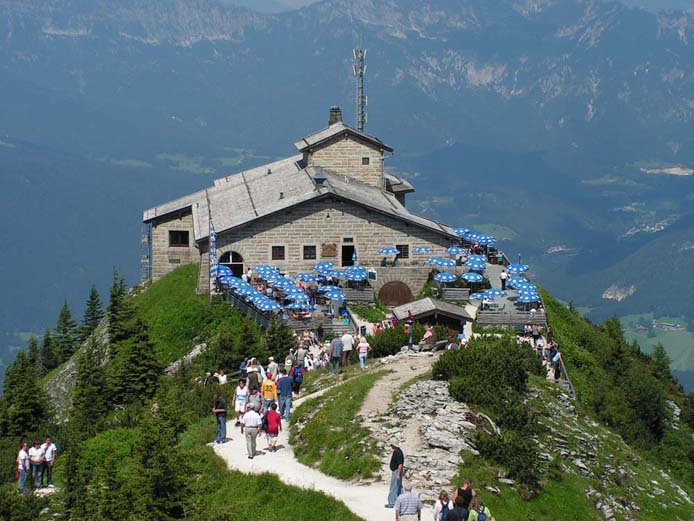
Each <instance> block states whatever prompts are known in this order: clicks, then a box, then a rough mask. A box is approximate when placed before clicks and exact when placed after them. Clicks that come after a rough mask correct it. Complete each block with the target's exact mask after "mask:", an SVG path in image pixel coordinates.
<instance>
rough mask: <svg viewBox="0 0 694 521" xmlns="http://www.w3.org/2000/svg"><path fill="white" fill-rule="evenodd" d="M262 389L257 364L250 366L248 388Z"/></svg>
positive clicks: (250, 389)
mask: <svg viewBox="0 0 694 521" xmlns="http://www.w3.org/2000/svg"><path fill="white" fill-rule="evenodd" d="M253 389H255V390H256V391H260V374H258V368H257V367H256V366H253V365H252V366H250V367H249V368H248V390H249V391H252V390H253Z"/></svg>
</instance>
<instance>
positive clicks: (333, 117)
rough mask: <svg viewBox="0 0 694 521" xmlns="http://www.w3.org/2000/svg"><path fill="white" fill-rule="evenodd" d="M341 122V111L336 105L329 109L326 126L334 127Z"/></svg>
mask: <svg viewBox="0 0 694 521" xmlns="http://www.w3.org/2000/svg"><path fill="white" fill-rule="evenodd" d="M341 121H342V110H341V109H340V107H338V106H337V105H333V106H332V107H330V118H329V119H328V126H330V125H334V124H335V123H339V122H341Z"/></svg>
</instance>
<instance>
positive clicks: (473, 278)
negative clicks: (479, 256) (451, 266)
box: [460, 271, 484, 282]
mask: <svg viewBox="0 0 694 521" xmlns="http://www.w3.org/2000/svg"><path fill="white" fill-rule="evenodd" d="M460 278H461V279H463V280H465V281H467V282H482V281H483V280H484V277H483V276H482V275H480V274H479V273H473V272H471V271H469V272H467V273H465V274H463V275H462V276H461V277H460Z"/></svg>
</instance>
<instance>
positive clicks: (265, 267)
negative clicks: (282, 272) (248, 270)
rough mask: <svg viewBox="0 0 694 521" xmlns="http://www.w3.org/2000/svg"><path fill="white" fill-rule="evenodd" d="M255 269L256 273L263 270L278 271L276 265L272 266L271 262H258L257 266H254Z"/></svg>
mask: <svg viewBox="0 0 694 521" xmlns="http://www.w3.org/2000/svg"><path fill="white" fill-rule="evenodd" d="M253 271H254V272H255V273H258V272H261V271H277V268H275V267H274V266H270V265H269V264H258V265H257V266H254V267H253Z"/></svg>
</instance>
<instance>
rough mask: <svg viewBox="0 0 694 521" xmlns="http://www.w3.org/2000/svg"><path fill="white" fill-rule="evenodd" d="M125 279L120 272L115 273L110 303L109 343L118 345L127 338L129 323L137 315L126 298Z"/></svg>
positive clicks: (107, 314) (107, 313)
mask: <svg viewBox="0 0 694 521" xmlns="http://www.w3.org/2000/svg"><path fill="white" fill-rule="evenodd" d="M126 294H127V293H126V286H125V279H123V277H120V276H119V275H118V272H116V271H114V272H113V284H112V285H111V291H110V296H109V301H108V310H107V312H106V316H107V317H108V334H109V342H110V343H111V344H116V343H118V342H119V341H121V340H123V339H125V338H127V331H126V329H125V328H126V327H127V323H128V322H129V320H130V319H131V318H132V317H133V316H134V315H135V309H134V307H133V306H132V303H131V302H130V301H129V300H128V299H127V298H126Z"/></svg>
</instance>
